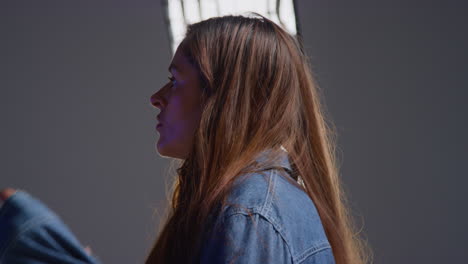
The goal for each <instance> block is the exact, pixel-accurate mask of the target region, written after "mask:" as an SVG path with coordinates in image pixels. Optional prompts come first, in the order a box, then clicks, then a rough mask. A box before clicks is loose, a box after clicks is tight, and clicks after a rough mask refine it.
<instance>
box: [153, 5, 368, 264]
mask: <svg viewBox="0 0 468 264" xmlns="http://www.w3.org/2000/svg"><path fill="white" fill-rule="evenodd" d="M252 14H254V16H249V17H247V16H224V17H215V18H210V19H207V20H204V21H201V22H198V23H195V24H191V25H189V26H188V29H187V33H186V36H185V38H184V40H183V42H182V43H181V45H182V46H181V47H182V50H183V52H184V54H185V55H186V56H187V57H188V58H190V60H191V62H192V63H193V65H194V66H196V67H197V68H198V69H199V72H200V81H201V82H202V84H203V88H204V90H203V102H204V108H203V109H204V110H203V113H202V117H201V121H200V124H199V128H198V129H197V131H196V133H195V135H194V143H193V146H192V149H191V152H190V155H189V156H188V157H187V158H186V159H185V160H183V164H182V165H181V166H180V167H179V168H178V169H177V177H176V178H175V185H174V189H173V195H172V200H171V203H170V208H169V214H168V219H167V221H166V222H165V223H164V226H163V228H162V230H161V231H160V233H159V237H158V239H157V241H156V243H155V244H154V246H153V248H152V249H151V251H150V253H149V255H148V257H147V259H146V264H154V263H192V262H196V261H197V258H198V257H199V254H200V248H201V246H202V243H203V241H202V237H203V233H204V232H205V228H206V227H205V226H206V221H207V219H208V217H209V215H211V212H212V210H213V209H214V208H217V207H216V205H217V204H219V203H223V202H225V198H226V196H227V194H228V193H229V189H230V187H231V186H232V182H233V180H234V179H236V178H237V177H239V176H240V175H244V174H246V173H250V172H255V171H258V170H259V169H261V168H265V167H266V166H268V164H269V163H265V164H257V163H255V162H253V160H254V158H255V157H256V155H257V154H258V153H260V152H261V151H263V150H265V149H273V150H277V149H279V148H280V147H284V148H285V149H286V150H287V152H288V155H289V159H290V161H291V165H292V168H293V172H294V173H293V174H294V175H296V176H295V179H297V175H300V177H301V179H302V181H303V183H304V187H303V189H304V191H305V192H306V193H307V194H308V195H309V197H310V198H311V199H312V200H313V201H314V204H315V206H316V207H317V210H318V212H319V215H320V218H321V220H322V223H323V226H324V229H325V232H326V235H327V238H328V240H329V242H330V244H331V247H332V251H333V254H334V257H335V261H336V263H337V264H345V263H353V264H361V263H367V262H368V257H369V256H370V250H369V251H368V248H367V244H366V243H365V241H364V240H363V239H362V238H360V236H359V232H356V230H355V227H354V224H353V221H352V217H351V214H350V210H349V207H348V205H347V200H346V198H345V195H344V191H343V187H342V184H341V181H340V179H339V173H338V164H337V159H336V156H335V148H336V147H335V140H336V139H335V137H336V133H335V130H334V127H333V125H332V124H331V122H329V121H328V118H326V114H325V110H324V107H323V106H322V104H321V98H322V94H321V91H320V90H319V87H318V85H317V83H316V81H315V78H314V76H313V73H312V72H311V66H310V62H309V59H308V57H307V56H306V54H305V52H304V50H303V47H302V42H301V40H300V39H298V38H297V37H294V36H292V35H290V34H288V33H287V32H286V31H285V30H284V29H282V28H281V27H280V26H278V25H276V24H275V23H273V22H272V21H270V20H269V19H267V18H265V17H263V16H261V15H259V14H257V13H252ZM275 153H276V154H278V153H279V152H272V156H271V157H270V159H267V162H268V161H272V160H274V159H275V158H277V157H278V155H276V154H275Z"/></svg>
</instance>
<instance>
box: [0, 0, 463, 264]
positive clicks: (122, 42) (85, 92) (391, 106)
mask: <svg viewBox="0 0 468 264" xmlns="http://www.w3.org/2000/svg"><path fill="white" fill-rule="evenodd" d="M159 5H160V1H107V2H105V1H99V2H98V1H90V0H89V1H73V2H72V1H13V0H10V1H6V0H4V1H0V34H1V35H0V36H1V38H0V40H1V41H0V87H1V91H2V95H1V97H0V100H1V104H0V105H1V111H0V114H1V130H0V138H1V151H0V155H1V157H0V158H1V166H0V169H1V171H0V188H2V187H7V186H12V187H16V188H21V189H24V190H27V191H29V192H30V193H32V194H33V195H35V196H36V197H38V198H40V199H41V200H42V201H44V202H45V203H46V204H47V205H48V206H49V207H51V208H52V209H54V210H55V211H56V212H57V213H59V214H60V216H61V217H62V218H63V220H64V221H65V222H66V223H67V224H68V225H69V226H70V228H71V229H72V230H73V231H74V233H75V234H76V235H77V237H78V238H79V239H80V241H81V242H82V243H83V244H85V245H88V244H89V245H91V247H92V249H93V251H94V252H95V253H96V254H97V255H98V256H99V257H100V258H101V259H102V260H103V261H104V262H105V263H141V262H142V261H143V258H144V255H145V253H146V252H147V250H148V249H149V246H150V245H151V243H152V241H153V239H154V237H155V233H154V232H155V227H156V225H157V224H158V217H157V215H153V209H154V208H159V209H160V210H162V209H163V204H164V199H165V193H164V189H165V186H164V184H165V178H164V173H165V172H166V170H167V168H168V165H169V161H168V160H166V159H162V158H160V157H159V156H158V155H157V152H156V150H155V142H156V140H157V137H158V136H157V133H155V131H154V125H155V118H156V114H157V113H158V111H157V110H154V109H152V108H151V106H150V104H149V96H150V95H151V94H152V93H153V92H154V91H156V90H157V89H159V87H160V86H161V85H162V84H163V83H164V82H165V81H166V76H167V73H166V72H167V71H166V68H167V65H168V63H169V62H170V60H171V54H170V49H169V43H168V40H167V33H166V30H165V28H164V24H163V20H162V13H161V10H160V6H159ZM299 8H300V10H299V15H300V21H301V24H302V30H303V35H304V41H305V46H306V49H307V51H308V52H309V54H310V56H311V59H312V62H313V64H314V69H315V72H316V75H317V77H318V80H319V83H320V85H321V87H322V89H323V90H324V93H325V98H326V104H327V106H328V109H329V112H330V116H331V117H332V118H333V120H334V122H335V124H336V126H337V127H338V132H339V141H338V142H339V149H340V152H341V155H340V156H341V168H342V170H341V173H342V177H343V179H344V182H345V184H346V188H347V190H348V192H349V195H350V197H351V200H352V205H353V206H354V209H355V210H356V214H358V215H360V216H362V217H363V218H364V230H363V232H365V233H366V234H367V237H368V239H369V242H370V244H371V245H372V247H373V249H374V253H375V261H376V263H447V262H464V261H465V260H466V258H467V257H468V251H467V250H466V245H467V244H468V238H467V237H468V232H467V228H466V227H465V226H464V224H465V223H467V222H468V214H467V213H466V212H465V211H466V210H464V209H465V207H466V206H464V202H466V201H467V199H466V198H465V197H462V195H463V193H464V189H465V186H466V185H467V183H468V180H467V179H466V176H468V175H467V174H466V170H465V169H464V168H463V167H462V164H463V162H464V161H465V160H466V154H465V153H464V152H463V151H464V150H466V149H467V140H466V138H465V137H464V136H465V135H467V134H468V133H467V132H468V131H467V127H468V126H467V124H466V117H465V116H466V114H467V112H468V109H467V106H466V103H465V101H466V99H467V91H466V88H467V83H468V76H467V66H466V65H467V64H466V61H467V59H468V58H467V57H468V56H467V55H468V52H467V51H466V47H467V46H468V45H467V44H468V43H467V42H468V41H467V35H466V33H465V32H466V25H467V24H468V19H467V17H466V15H465V13H466V11H467V6H466V4H463V2H461V1H459V2H456V1H439V2H435V1H424V2H421V4H417V3H416V2H411V3H410V2H408V1H406V2H405V1H385V2H384V1H380V3H378V4H377V3H375V1H353V2H352V3H351V2H349V1H342V2H341V3H336V2H333V3H332V2H330V1H305V0H303V1H299Z"/></svg>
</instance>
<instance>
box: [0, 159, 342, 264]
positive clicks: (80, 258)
mask: <svg viewBox="0 0 468 264" xmlns="http://www.w3.org/2000/svg"><path fill="white" fill-rule="evenodd" d="M283 154H284V155H283V156H282V159H281V160H280V161H279V162H278V164H277V166H281V167H283V168H286V169H287V171H288V172H290V171H291V167H290V164H289V161H288V157H287V152H283ZM262 158H263V156H262V155H260V156H259V158H258V159H257V160H260V159H262ZM243 176H244V175H243ZM245 176H246V177H245V178H243V179H238V180H236V182H235V185H234V188H233V189H232V191H231V192H230V194H229V196H228V202H229V203H231V204H233V205H230V206H227V207H225V208H223V210H222V213H221V214H219V216H218V217H216V218H215V220H214V222H213V227H214V229H213V230H212V232H209V233H208V235H207V236H206V237H207V239H206V240H205V243H204V244H203V246H202V251H201V255H200V256H201V257H200V263H204V264H208V263H215V264H217V263H295V264H296V263H297V264H299V263H301V264H325V263H327V264H334V263H335V261H334V257H333V253H332V250H331V247H330V244H329V242H328V240H327V237H326V235H325V232H324V229H323V226H322V223H321V220H320V217H319V215H318V213H317V210H316V208H315V205H314V203H313V202H312V200H311V199H310V198H309V197H308V196H307V195H306V194H305V192H304V191H303V190H301V189H299V188H298V187H297V186H294V185H293V184H291V183H290V182H288V181H287V180H286V179H285V178H284V177H282V176H281V175H280V173H279V171H278V169H275V168H272V169H269V170H267V171H265V173H255V174H251V175H245ZM234 204H235V205H237V206H234ZM210 223H211V222H210ZM181 254H183V252H181ZM17 263H18V264H19V263H21V264H39V263H41V264H42V263H70V264H71V263H76V264H84V263H88V264H99V263H100V261H99V259H98V258H97V257H96V256H92V255H88V254H87V253H86V252H85V251H84V249H83V245H81V244H80V242H79V241H78V239H77V238H76V237H75V236H74V234H73V233H72V232H71V231H70V230H69V228H68V227H67V226H66V225H65V224H64V223H63V222H62V221H61V220H60V218H59V217H58V216H57V215H56V214H55V213H54V212H53V211H52V210H50V209H49V208H48V207H47V206H46V205H44V204H43V203H41V202H40V201H39V200H38V199H36V198H34V197H33V196H32V195H30V194H28V193H27V192H25V191H23V190H18V191H17V192H16V193H15V194H13V195H12V196H11V197H10V198H8V199H7V200H6V201H5V203H4V204H3V206H2V207H1V208H0V264H17Z"/></svg>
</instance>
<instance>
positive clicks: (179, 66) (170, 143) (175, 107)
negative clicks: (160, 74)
mask: <svg viewBox="0 0 468 264" xmlns="http://www.w3.org/2000/svg"><path fill="white" fill-rule="evenodd" d="M169 78H170V81H169V82H168V83H167V84H166V85H164V86H163V87H162V88H161V89H159V91H157V92H156V93H155V94H153V95H152V96H151V104H152V105H153V106H155V107H156V108H159V109H160V110H161V111H160V113H159V115H158V121H159V124H161V125H159V126H158V127H157V128H156V129H157V131H158V132H159V139H158V142H157V144H156V148H157V150H158V152H159V154H160V155H161V156H166V157H172V158H178V159H185V158H186V157H187V155H188V152H189V150H190V149H191V146H192V144H193V136H194V133H195V130H196V128H197V127H198V125H199V122H200V118H201V112H202V105H201V104H202V102H201V96H202V90H201V83H200V79H199V72H198V70H197V69H196V68H195V67H194V66H193V65H192V64H190V62H189V61H188V59H187V57H185V56H184V55H183V52H182V50H181V47H180V45H179V47H178V48H177V51H176V53H175V54H174V57H173V59H172V62H171V64H170V65H169Z"/></svg>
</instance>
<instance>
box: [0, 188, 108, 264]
mask: <svg viewBox="0 0 468 264" xmlns="http://www.w3.org/2000/svg"><path fill="white" fill-rule="evenodd" d="M0 263H1V264H40V263H41V264H42V263H48V264H49V263H70V264H71V263H73V264H85V263H91V264H98V263H100V262H99V260H98V258H97V257H95V256H89V255H88V254H87V253H86V251H84V248H83V246H82V245H81V244H80V242H79V241H78V239H77V238H76V237H75V236H74V235H73V234H72V232H71V231H70V230H69V228H68V227H67V226H66V225H65V224H64V223H63V222H62V221H61V220H60V218H59V217H58V216H57V215H56V214H55V213H54V212H53V211H52V210H50V209H49V208H47V207H46V206H45V205H44V204H43V203H42V202H40V201H39V200H37V199H35V198H34V197H32V196H31V195H30V194H29V193H27V192H25V191H23V190H18V191H16V193H14V194H13V195H12V196H10V197H9V198H8V199H7V200H6V201H5V203H4V204H3V206H2V207H1V208H0Z"/></svg>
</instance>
